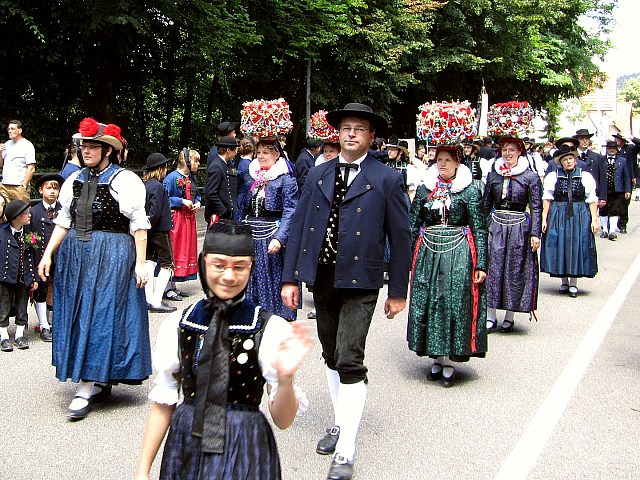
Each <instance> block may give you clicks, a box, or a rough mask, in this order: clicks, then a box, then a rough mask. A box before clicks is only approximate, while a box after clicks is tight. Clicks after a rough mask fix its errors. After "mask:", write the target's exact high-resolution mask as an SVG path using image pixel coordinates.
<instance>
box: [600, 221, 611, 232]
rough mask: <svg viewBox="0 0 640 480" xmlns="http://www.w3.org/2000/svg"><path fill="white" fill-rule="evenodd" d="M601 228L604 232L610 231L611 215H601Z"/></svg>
mask: <svg viewBox="0 0 640 480" xmlns="http://www.w3.org/2000/svg"><path fill="white" fill-rule="evenodd" d="M600 228H602V231H603V232H604V233H606V234H608V233H609V217H600Z"/></svg>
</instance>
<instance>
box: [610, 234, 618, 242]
mask: <svg viewBox="0 0 640 480" xmlns="http://www.w3.org/2000/svg"><path fill="white" fill-rule="evenodd" d="M617 239H618V235H616V234H615V232H611V233H610V234H609V240H611V241H612V242H614V241H616V240H617Z"/></svg>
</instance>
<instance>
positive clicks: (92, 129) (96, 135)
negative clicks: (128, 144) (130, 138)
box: [73, 117, 123, 150]
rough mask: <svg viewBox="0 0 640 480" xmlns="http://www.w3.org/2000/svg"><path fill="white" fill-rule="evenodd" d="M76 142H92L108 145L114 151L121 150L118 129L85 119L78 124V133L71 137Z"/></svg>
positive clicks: (120, 136) (120, 137) (110, 124)
mask: <svg viewBox="0 0 640 480" xmlns="http://www.w3.org/2000/svg"><path fill="white" fill-rule="evenodd" d="M73 138H74V139H76V140H92V141H94V142H102V143H106V144H107V145H110V146H111V147H113V148H114V149H116V150H122V147H123V145H122V142H123V139H122V135H121V131H120V127H119V126H117V125H115V124H113V123H109V124H104V123H99V122H97V121H95V120H94V119H93V118H90V117H87V118H85V119H84V120H82V121H81V122H80V125H79V126H78V133H76V134H75V135H74V136H73Z"/></svg>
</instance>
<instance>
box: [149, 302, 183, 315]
mask: <svg viewBox="0 0 640 480" xmlns="http://www.w3.org/2000/svg"><path fill="white" fill-rule="evenodd" d="M176 310H177V308H176V307H170V306H169V305H167V304H166V303H164V302H161V303H160V306H159V307H154V306H153V305H149V311H150V312H154V313H171V312H175V311H176Z"/></svg>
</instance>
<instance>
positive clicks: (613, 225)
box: [609, 217, 620, 233]
mask: <svg viewBox="0 0 640 480" xmlns="http://www.w3.org/2000/svg"><path fill="white" fill-rule="evenodd" d="M619 218H620V217H609V233H615V232H619V231H620V230H618V219H619Z"/></svg>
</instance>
